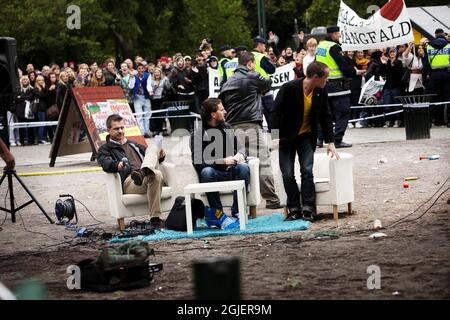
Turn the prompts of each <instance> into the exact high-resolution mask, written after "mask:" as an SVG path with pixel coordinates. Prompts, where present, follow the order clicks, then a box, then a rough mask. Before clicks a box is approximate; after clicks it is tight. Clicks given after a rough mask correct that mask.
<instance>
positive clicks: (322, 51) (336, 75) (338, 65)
mask: <svg viewBox="0 0 450 320" xmlns="http://www.w3.org/2000/svg"><path fill="white" fill-rule="evenodd" d="M327 34H328V35H327V37H326V38H325V40H323V41H321V42H320V43H319V46H318V47H317V51H316V61H319V62H322V63H325V64H326V65H327V66H328V68H330V76H329V77H328V83H327V86H326V88H327V91H328V102H329V106H330V110H331V112H332V114H333V117H334V120H335V127H334V140H335V147H336V148H349V147H351V146H352V145H351V144H348V143H345V142H344V141H343V138H344V135H345V130H346V129H347V125H348V120H350V93H351V91H350V79H348V78H355V77H356V76H358V75H363V74H364V73H365V72H366V71H365V70H357V69H356V68H354V67H352V66H351V65H350V64H349V63H348V62H347V60H346V59H345V58H344V52H343V51H342V48H341V44H340V43H339V37H340V33H339V27H338V26H331V27H328V28H327ZM317 146H318V147H323V136H322V133H321V132H320V133H319V140H318V142H317Z"/></svg>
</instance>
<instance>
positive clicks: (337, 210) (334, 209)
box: [333, 205, 339, 220]
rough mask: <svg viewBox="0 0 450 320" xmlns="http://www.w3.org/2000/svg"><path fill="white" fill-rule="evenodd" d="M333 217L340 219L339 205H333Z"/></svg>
mask: <svg viewBox="0 0 450 320" xmlns="http://www.w3.org/2000/svg"><path fill="white" fill-rule="evenodd" d="M333 219H334V220H338V219H339V206H336V205H333Z"/></svg>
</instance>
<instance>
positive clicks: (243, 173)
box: [200, 163, 250, 215]
mask: <svg viewBox="0 0 450 320" xmlns="http://www.w3.org/2000/svg"><path fill="white" fill-rule="evenodd" d="M233 180H244V181H245V189H246V190H247V188H248V183H249V182H250V167H249V166H248V164H246V163H240V164H238V165H236V166H235V167H233V168H231V169H230V170H228V171H221V170H216V169H214V168H213V167H206V168H203V170H202V172H201V173H200V182H219V181H233ZM206 197H207V198H208V203H209V206H210V207H211V208H215V209H220V210H222V211H223V206H222V202H220V196H219V192H207V193H206ZM238 212H239V210H238V203H237V193H236V191H234V192H233V205H232V206H231V214H233V215H236V214H237V213H238Z"/></svg>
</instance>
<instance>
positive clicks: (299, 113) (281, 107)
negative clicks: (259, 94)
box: [272, 61, 339, 221]
mask: <svg viewBox="0 0 450 320" xmlns="http://www.w3.org/2000/svg"><path fill="white" fill-rule="evenodd" d="M329 73H330V70H329V68H328V67H327V66H326V65H325V64H323V63H321V62H317V61H314V62H312V63H311V64H310V65H309V66H308V69H307V71H306V78H301V79H297V80H294V81H290V82H288V83H286V84H284V85H283V86H282V87H281V89H280V91H279V92H278V95H277V98H276V100H275V104H274V109H273V111H272V119H273V124H274V129H279V130H280V147H279V155H280V158H279V160H280V169H281V172H282V175H283V184H284V188H285V190H286V194H287V207H288V216H287V218H286V219H285V220H286V221H291V220H297V219H301V218H304V219H305V220H310V221H311V220H313V215H314V213H315V212H314V208H315V202H316V199H315V196H316V192H315V187H314V177H313V165H314V151H315V149H316V141H317V136H318V128H317V124H318V123H320V125H321V127H322V131H323V135H324V139H325V142H326V143H328V145H327V154H329V153H331V156H332V157H333V156H335V157H336V158H337V159H339V155H338V153H337V152H336V149H335V146H334V137H333V123H332V120H331V114H330V111H329V109H328V104H327V99H328V95H327V90H326V89H325V85H326V82H327V78H328V76H329ZM296 153H297V154H298V159H299V162H300V172H301V176H302V183H301V188H302V189H301V202H300V193H299V191H298V186H297V182H296V181H295V175H294V162H295V154H296Z"/></svg>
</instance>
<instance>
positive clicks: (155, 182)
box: [98, 114, 166, 228]
mask: <svg viewBox="0 0 450 320" xmlns="http://www.w3.org/2000/svg"><path fill="white" fill-rule="evenodd" d="M106 127H107V128H108V133H109V135H108V136H107V138H106V140H107V143H105V144H104V145H102V146H101V147H100V149H99V151H98V162H99V164H100V165H101V166H102V168H103V170H104V171H105V172H108V173H119V175H120V180H121V181H122V187H123V193H124V194H144V193H146V194H147V197H148V206H149V215H150V223H151V224H152V226H153V227H155V228H163V226H164V224H163V221H162V220H161V218H160V216H161V191H162V185H163V176H162V173H161V171H160V170H158V165H159V163H161V162H163V161H164V158H165V156H166V155H165V152H164V150H162V149H161V150H160V151H159V152H158V151H157V149H156V146H154V145H151V146H149V147H147V148H146V147H145V146H143V145H141V144H138V143H136V142H134V141H130V140H128V139H127V138H125V126H124V123H123V118H122V117H121V116H120V115H118V114H113V115H110V116H109V117H108V119H106Z"/></svg>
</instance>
